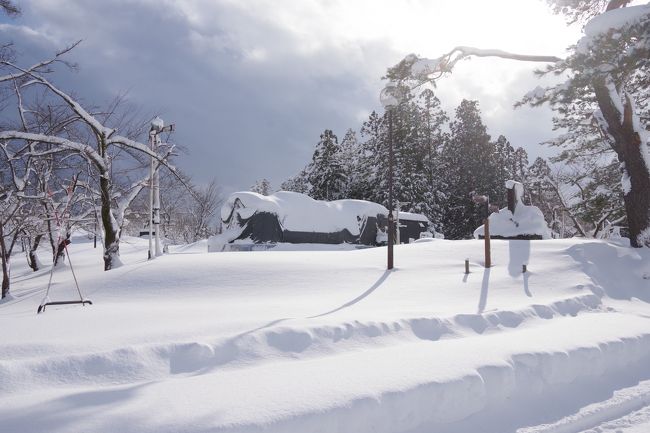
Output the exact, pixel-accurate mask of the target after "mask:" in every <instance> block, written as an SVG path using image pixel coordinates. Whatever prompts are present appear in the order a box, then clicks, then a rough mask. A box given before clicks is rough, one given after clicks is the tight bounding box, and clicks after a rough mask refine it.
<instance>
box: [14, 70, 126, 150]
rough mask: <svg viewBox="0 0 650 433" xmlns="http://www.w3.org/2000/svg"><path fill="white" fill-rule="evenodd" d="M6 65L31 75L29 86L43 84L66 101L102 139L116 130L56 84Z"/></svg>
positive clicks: (32, 73)
mask: <svg viewBox="0 0 650 433" xmlns="http://www.w3.org/2000/svg"><path fill="white" fill-rule="evenodd" d="M4 63H5V64H6V65H9V66H11V67H13V68H15V69H17V70H20V71H24V72H25V74H26V75H29V76H30V77H32V78H33V80H32V81H30V82H29V83H28V84H31V83H35V84H36V83H37V84H42V85H44V86H45V87H47V88H48V89H50V90H51V91H52V92H53V93H55V94H56V95H58V96H59V97H60V98H61V99H63V101H65V103H66V104H68V106H70V108H71V109H72V111H74V112H75V113H76V114H77V115H78V116H79V117H80V118H81V120H83V121H84V122H85V123H86V124H88V126H90V127H91V128H92V129H93V130H94V131H95V133H96V134H97V135H99V136H102V137H110V136H111V135H112V134H113V133H114V132H115V130H114V129H111V128H107V127H105V126H104V125H102V124H101V123H100V122H99V121H98V120H97V119H95V117H94V116H93V115H92V114H90V113H89V112H88V111H86V110H85V109H84V108H83V107H82V106H81V104H79V103H78V102H77V101H75V100H74V98H72V97H71V96H70V95H68V94H67V93H65V92H64V91H62V90H61V89H59V88H58V87H56V86H55V85H54V84H52V83H50V82H49V81H48V80H46V79H45V78H43V77H42V76H40V75H38V74H36V73H34V72H29V71H27V70H25V69H22V68H20V67H19V66H16V65H14V64H12V63H10V62H4Z"/></svg>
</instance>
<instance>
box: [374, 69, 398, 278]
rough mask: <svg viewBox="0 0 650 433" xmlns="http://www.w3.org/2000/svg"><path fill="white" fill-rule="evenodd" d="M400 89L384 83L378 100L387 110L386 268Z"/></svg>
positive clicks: (391, 239)
mask: <svg viewBox="0 0 650 433" xmlns="http://www.w3.org/2000/svg"><path fill="white" fill-rule="evenodd" d="M400 96H401V95H400V89H399V87H398V85H397V83H395V82H394V81H389V82H388V83H386V87H384V88H383V89H382V91H381V93H380V94H379V100H380V101H381V105H383V107H384V109H385V110H386V111H387V112H388V264H387V268H388V269H393V245H394V244H395V221H394V216H393V159H394V158H393V110H394V108H395V107H396V106H397V105H399V103H400V99H401V97H400Z"/></svg>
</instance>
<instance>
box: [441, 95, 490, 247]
mask: <svg viewBox="0 0 650 433" xmlns="http://www.w3.org/2000/svg"><path fill="white" fill-rule="evenodd" d="M450 130H451V133H450V137H449V140H448V141H447V142H446V143H445V145H444V150H443V158H444V160H445V166H446V175H447V180H448V183H449V189H448V199H447V203H446V208H447V212H446V213H445V215H444V217H443V223H444V226H445V237H447V238H449V239H464V238H469V237H471V236H472V233H473V231H474V229H475V228H476V227H478V226H479V225H481V224H482V221H483V219H484V218H485V209H484V208H483V207H482V206H477V205H476V204H474V202H473V201H472V199H471V193H472V192H476V193H477V194H482V195H489V196H490V197H491V198H492V199H493V200H494V199H495V198H497V199H498V197H499V191H498V190H495V186H496V183H495V182H494V181H491V180H490V177H491V176H493V174H491V171H494V158H493V155H492V154H491V153H492V152H491V148H492V146H491V145H490V136H489V135H488V134H487V128H486V126H485V125H484V124H483V121H482V119H481V112H480V110H479V107H478V102H477V101H468V100H463V101H462V102H461V103H460V106H459V107H458V108H457V109H456V115H455V118H454V121H453V122H451V124H450Z"/></svg>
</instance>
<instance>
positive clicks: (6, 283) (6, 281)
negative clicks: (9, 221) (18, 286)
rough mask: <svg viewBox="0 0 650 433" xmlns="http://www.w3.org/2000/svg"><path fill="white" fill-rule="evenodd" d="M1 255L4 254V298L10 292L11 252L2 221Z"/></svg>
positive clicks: (0, 233)
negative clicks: (8, 249) (6, 241)
mask: <svg viewBox="0 0 650 433" xmlns="http://www.w3.org/2000/svg"><path fill="white" fill-rule="evenodd" d="M0 256H2V297H0V299H4V298H5V297H6V296H7V295H8V294H9V287H10V286H9V259H10V257H9V254H7V245H6V243H5V234H4V226H3V224H2V223H0Z"/></svg>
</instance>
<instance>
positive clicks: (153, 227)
mask: <svg viewBox="0 0 650 433" xmlns="http://www.w3.org/2000/svg"><path fill="white" fill-rule="evenodd" d="M173 130H174V124H173V123H172V124H171V125H167V126H165V123H164V122H163V120H162V119H161V118H160V117H158V116H156V117H155V118H154V119H153V120H152V121H151V129H150V130H149V146H151V151H152V152H153V153H155V154H157V153H158V146H159V145H160V133H161V132H172V131H173ZM157 165H158V164H157V161H156V159H155V158H154V157H153V156H152V157H151V166H150V170H149V257H148V258H149V260H151V259H153V258H155V257H158V256H161V255H162V253H163V252H162V248H161V244H160V174H159V172H158V168H157ZM154 237H155V249H154Z"/></svg>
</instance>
